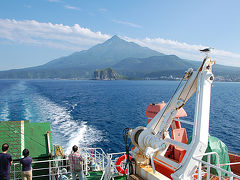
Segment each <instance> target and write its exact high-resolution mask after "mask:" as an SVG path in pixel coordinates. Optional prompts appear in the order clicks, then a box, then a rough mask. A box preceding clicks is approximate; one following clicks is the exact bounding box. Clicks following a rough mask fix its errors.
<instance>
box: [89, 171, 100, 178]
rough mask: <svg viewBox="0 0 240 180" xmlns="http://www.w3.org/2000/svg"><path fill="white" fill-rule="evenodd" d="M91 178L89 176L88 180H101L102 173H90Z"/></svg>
mask: <svg viewBox="0 0 240 180" xmlns="http://www.w3.org/2000/svg"><path fill="white" fill-rule="evenodd" d="M88 173H89V176H87V179H88V180H99V179H101V177H102V174H103V172H102V171H89V172H88Z"/></svg>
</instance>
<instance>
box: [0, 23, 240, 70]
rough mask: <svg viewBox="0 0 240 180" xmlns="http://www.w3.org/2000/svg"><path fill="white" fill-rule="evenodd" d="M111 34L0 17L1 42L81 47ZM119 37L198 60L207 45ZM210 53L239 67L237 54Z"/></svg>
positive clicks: (217, 59)
mask: <svg viewBox="0 0 240 180" xmlns="http://www.w3.org/2000/svg"><path fill="white" fill-rule="evenodd" d="M116 23H122V24H124V23H125V24H126V23H127V24H126V25H131V26H133V27H134V26H135V27H138V28H139V25H135V24H133V23H129V22H122V21H116ZM110 37H111V35H110V34H104V33H101V32H94V31H92V30H90V29H88V28H84V27H81V26H80V25H79V24H75V25H73V26H67V25H63V24H53V23H50V22H49V23H43V22H38V21H35V20H23V21H18V20H14V19H12V20H10V19H0V43H1V39H3V40H9V41H10V42H14V43H22V44H32V45H37V46H44V47H50V48H57V49H68V50H72V51H80V50H84V49H88V48H90V47H91V46H93V45H96V44H98V43H102V42H104V41H105V40H107V39H109V38H110ZM122 38H123V39H125V40H128V41H132V42H136V43H138V44H139V45H141V46H145V47H149V48H151V49H154V50H157V51H159V52H162V53H164V54H175V55H177V56H179V57H181V58H186V59H192V60H201V59H202V57H203V55H202V54H200V53H199V52H198V50H199V49H202V48H204V47H207V46H206V45H194V44H188V43H185V42H178V41H173V40H168V39H163V38H147V37H146V38H143V39H134V38H131V37H122ZM212 56H213V58H214V60H216V62H217V63H218V64H223V65H229V66H239V67H240V54H237V53H232V52H228V51H224V50H219V49H216V50H215V51H213V53H212Z"/></svg>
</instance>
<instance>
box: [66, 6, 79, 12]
mask: <svg viewBox="0 0 240 180" xmlns="http://www.w3.org/2000/svg"><path fill="white" fill-rule="evenodd" d="M64 7H65V8H66V9H72V10H78V11H81V8H79V7H75V6H70V5H65V6H64Z"/></svg>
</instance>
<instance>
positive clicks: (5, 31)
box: [0, 19, 111, 51]
mask: <svg viewBox="0 0 240 180" xmlns="http://www.w3.org/2000/svg"><path fill="white" fill-rule="evenodd" d="M110 37H111V36H110V35H107V34H102V33H101V32H93V31H91V30H90V29H88V28H83V27H80V26H79V25H78V24H75V25H73V26H65V25H63V24H52V23H41V22H37V21H35V20H25V21H16V20H10V19H0V38H2V39H7V40H10V41H12V42H15V43H27V44H35V45H38V46H48V47H54V48H60V49H69V50H74V51H77V50H82V49H88V48H89V47H91V46H93V45H95V44H97V43H101V42H103V41H105V40H107V39H108V38H110Z"/></svg>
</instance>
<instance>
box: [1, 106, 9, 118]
mask: <svg viewBox="0 0 240 180" xmlns="http://www.w3.org/2000/svg"><path fill="white" fill-rule="evenodd" d="M8 115H9V108H8V102H5V103H4V105H3V108H2V112H1V113H0V120H3V121H9V119H8Z"/></svg>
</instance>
